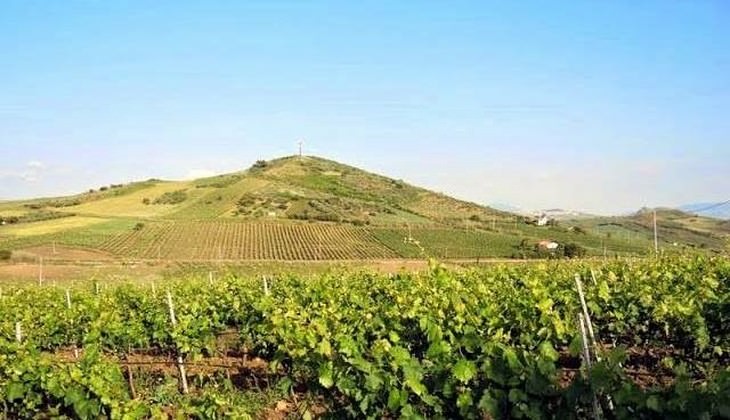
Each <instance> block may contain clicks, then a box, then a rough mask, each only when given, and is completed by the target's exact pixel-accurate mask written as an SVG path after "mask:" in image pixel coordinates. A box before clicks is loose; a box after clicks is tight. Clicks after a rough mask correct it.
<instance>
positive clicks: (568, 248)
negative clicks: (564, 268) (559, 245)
mask: <svg viewBox="0 0 730 420" xmlns="http://www.w3.org/2000/svg"><path fill="white" fill-rule="evenodd" d="M585 255H586V249H585V248H583V247H582V246H580V245H578V244H576V243H575V242H569V243H567V244H565V245H564V246H563V256H564V257H566V258H579V257H583V256H585Z"/></svg>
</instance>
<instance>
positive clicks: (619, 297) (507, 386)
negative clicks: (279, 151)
mask: <svg viewBox="0 0 730 420" xmlns="http://www.w3.org/2000/svg"><path fill="white" fill-rule="evenodd" d="M576 275H577V276H578V278H579V279H582V282H581V283H580V284H581V287H580V288H577V286H576V280H575V276H576ZM579 290H581V291H582V292H581V291H579ZM581 293H583V296H584V298H585V301H586V304H585V305H583V304H582V303H581V301H582V299H581V297H580V296H581ZM729 299H730V263H729V262H728V260H727V259H721V258H715V259H708V258H688V257H682V258H661V259H647V260H637V261H630V262H627V261H609V262H598V261H597V262H586V261H578V262H564V261H563V262H549V263H545V262H538V263H534V264H524V265H510V266H507V265H495V266H491V267H488V268H483V269H479V270H452V269H447V268H445V267H443V266H439V265H437V264H431V265H430V266H429V267H427V268H426V269H425V270H423V271H420V272H418V273H416V272H401V273H399V274H397V275H395V276H392V275H390V276H386V275H381V274H377V273H374V272H372V271H329V272H323V273H319V274H316V275H309V276H303V275H296V274H295V275H274V276H270V277H267V278H266V279H262V278H261V277H259V276H254V277H246V276H244V277H241V276H237V275H232V274H220V273H216V275H215V276H209V275H208V274H207V273H205V272H204V271H203V272H200V271H195V270H193V271H188V272H186V271H185V269H184V268H183V271H179V272H178V273H177V274H176V278H174V279H173V278H168V279H167V281H165V282H159V281H154V282H142V281H136V282H124V281H120V282H119V283H116V284H101V285H100V283H99V282H98V281H96V280H94V279H92V280H89V281H86V282H80V283H78V284H76V285H75V287H73V288H66V287H64V285H59V286H56V287H54V286H53V285H49V284H46V285H44V286H41V287H39V286H37V285H26V286H24V287H20V288H18V287H8V286H5V287H3V290H2V298H0V349H2V354H3V357H2V358H0V402H2V404H3V407H4V412H5V414H6V415H9V416H11V417H12V418H18V417H26V416H28V415H30V414H33V415H38V414H42V415H46V414H48V415H52V414H55V415H58V414H63V415H66V416H70V417H77V418H98V417H99V416H106V417H119V418H121V417H124V418H128V419H141V418H148V417H154V416H156V415H158V414H159V415H168V416H179V417H191V416H192V417H195V416H198V417H204V418H220V417H223V418H226V417H235V418H283V417H284V416H293V417H302V416H306V417H318V416H328V417H336V418H362V417H368V416H375V417H380V416H386V417H388V418H393V417H413V416H421V417H425V418H467V417H474V418H513V417H520V416H527V415H528V414H529V415H530V416H533V417H538V416H543V417H544V416H556V417H559V418H576V419H584V418H585V419H587V418H594V417H595V416H596V414H595V412H596V411H599V410H600V411H601V412H603V413H604V415H605V416H607V417H612V418H613V417H615V418H636V417H638V418H722V416H723V415H724V413H725V412H726V407H727V406H728V402H730V401H728V396H730V370H728V369H729V368H728V366H730V360H728V354H730V330H728V328H727V325H728V323H727V319H726V318H727V311H726V310H725V309H726V308H727V307H728V305H729V304H730V301H729ZM171 308H172V309H171ZM171 312H174V316H171V315H170V314H171ZM585 315H589V317H590V318H589V319H590V324H588V322H583V321H581V317H582V319H588V318H586V317H585ZM579 323H583V327H581V328H579V327H578V325H579ZM587 325H590V326H591V328H592V331H594V335H595V342H594V341H592V340H591V338H590V336H589V335H588V334H587V333H585V328H586V326H587ZM592 334H593V333H592ZM584 344H585V345H584ZM581 354H583V355H584V358H583V359H582V358H581ZM588 360H590V361H591V362H592V367H589V366H588V363H587V361H588ZM180 366H182V368H180ZM48 378H53V380H50V381H49V380H48ZM183 378H184V379H185V382H184V383H186V385H182V384H183V381H182V380H183ZM181 388H182V389H181ZM186 391H187V392H186ZM592 401H595V403H592ZM203 410H204V411H203ZM201 412H204V413H205V414H204V415H200V413H201ZM196 413H197V414H196Z"/></svg>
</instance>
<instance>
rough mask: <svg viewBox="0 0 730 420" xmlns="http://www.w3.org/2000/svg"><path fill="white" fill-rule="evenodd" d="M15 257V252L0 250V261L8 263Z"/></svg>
mask: <svg viewBox="0 0 730 420" xmlns="http://www.w3.org/2000/svg"><path fill="white" fill-rule="evenodd" d="M12 256H13V251H11V250H9V249H0V261H7V260H9V259H10V257H12Z"/></svg>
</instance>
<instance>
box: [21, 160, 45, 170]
mask: <svg viewBox="0 0 730 420" xmlns="http://www.w3.org/2000/svg"><path fill="white" fill-rule="evenodd" d="M25 166H27V167H28V168H31V169H35V170H41V169H45V167H46V165H45V164H44V163H43V162H41V161H39V160H31V161H30V162H28V163H27V164H26V165H25Z"/></svg>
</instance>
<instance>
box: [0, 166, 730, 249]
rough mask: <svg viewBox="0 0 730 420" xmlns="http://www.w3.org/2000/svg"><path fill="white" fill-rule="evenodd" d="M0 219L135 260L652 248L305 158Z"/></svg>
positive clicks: (26, 237) (6, 211) (28, 209)
mask: <svg viewBox="0 0 730 420" xmlns="http://www.w3.org/2000/svg"><path fill="white" fill-rule="evenodd" d="M0 220H1V221H2V223H3V224H2V225H0V249H14V250H18V249H23V248H29V247H36V248H37V247H38V246H41V245H44V244H53V249H54V250H56V251H58V250H59V249H60V250H61V251H58V252H59V254H60V255H61V256H62V255H64V253H63V249H64V247H74V248H76V249H77V248H84V249H89V250H93V251H102V252H105V253H107V254H108V255H110V256H116V257H119V258H134V259H177V260H215V259H225V260H237V259H243V260H335V259H374V258H377V259H381V258H399V257H417V256H421V255H423V254H424V253H425V254H428V255H431V256H437V257H442V258H444V257H450V258H451V257H453V258H472V257H510V256H516V255H524V254H526V253H530V252H531V251H532V249H533V246H534V244H535V243H537V242H538V241H540V240H545V239H549V240H554V241H558V242H559V243H563V244H564V243H568V242H575V243H578V244H581V245H582V246H584V247H585V248H587V249H588V251H589V253H592V254H596V255H600V254H603V253H604V252H611V253H618V254H641V253H644V252H646V251H647V249H648V248H649V245H650V244H649V242H648V239H645V240H642V241H637V240H636V239H635V238H634V239H632V238H626V237H622V236H620V235H619V236H616V237H612V236H611V235H606V234H605V233H604V232H602V231H601V229H598V231H597V232H593V231H589V232H586V231H585V230H584V229H571V228H570V227H572V225H573V222H570V223H566V222H561V225H560V226H550V227H537V226H534V225H533V224H530V223H528V220H527V219H525V218H524V217H522V216H518V215H515V214H511V213H508V212H504V211H499V210H495V209H493V208H489V207H485V206H481V205H478V204H475V203H469V202H465V201H461V200H456V199H454V198H451V197H448V196H446V195H443V194H438V193H434V192H431V191H428V190H425V189H422V188H418V187H415V186H412V185H409V184H407V183H405V182H403V181H400V180H394V179H390V178H387V177H384V176H381V175H377V174H373V173H369V172H366V171H363V170H361V169H358V168H354V167H351V166H348V165H343V164H340V163H337V162H334V161H331V160H326V159H322V158H317V157H309V156H305V157H301V158H300V157H284V158H280V159H275V160H271V161H258V162H256V163H255V164H254V165H253V166H251V167H250V168H249V169H247V170H244V171H240V172H235V173H230V174H223V175H219V176H214V177H209V178H203V179H197V180H193V181H161V180H156V179H150V180H147V181H143V182H136V183H131V184H126V185H112V186H107V187H102V188H99V189H97V190H90V191H88V192H86V193H83V194H78V195H75V196H70V197H56V198H46V199H35V200H26V201H15V202H4V203H0ZM591 220H593V219H591ZM578 223H579V222H575V224H578ZM580 223H583V222H580ZM635 224H636V226H639V225H641V222H640V221H635ZM563 225H564V226H563ZM641 226H643V225H641ZM696 228H697V229H698V232H695V230H694V229H695V228H694V227H689V226H687V229H688V231H691V232H692V234H691V235H689V234H686V235H689V236H687V240H688V241H690V242H693V241H694V239H695V238H694V236H692V235H704V234H705V233H704V232H705V230H708V231H709V230H712V229H714V227H713V226H710V225H706V224H703V223H698V224H697V226H696ZM642 229H644V230H645V228H642ZM635 230H637V231H642V232H643V230H641V229H639V228H638V227H636V229H635ZM683 232H684V231H683ZM644 233H645V232H644ZM686 235H685V236H686ZM708 235H709V234H708ZM710 236H711V235H710ZM710 236H708V237H710ZM712 237H713V238H714V236H712ZM707 242H708V246H709V247H711V248H718V249H720V248H722V247H724V244H723V243H722V242H721V241H720V240H717V241H714V239H713V241H709V240H707ZM43 249H46V248H43Z"/></svg>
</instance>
